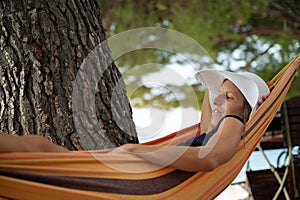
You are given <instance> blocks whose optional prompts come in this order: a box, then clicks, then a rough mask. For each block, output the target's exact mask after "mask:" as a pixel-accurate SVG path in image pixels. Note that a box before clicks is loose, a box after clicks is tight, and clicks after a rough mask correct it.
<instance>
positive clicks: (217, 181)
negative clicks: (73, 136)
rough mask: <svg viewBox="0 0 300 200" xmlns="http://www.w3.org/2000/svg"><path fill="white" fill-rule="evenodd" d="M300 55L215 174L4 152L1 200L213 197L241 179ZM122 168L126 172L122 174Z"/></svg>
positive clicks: (126, 158) (121, 160) (180, 137)
mask: <svg viewBox="0 0 300 200" xmlns="http://www.w3.org/2000/svg"><path fill="white" fill-rule="evenodd" d="M299 63H300V54H299V55H298V56H297V57H296V58H295V59H294V60H293V61H291V62H290V63H289V64H288V65H287V66H286V67H284V68H283V69H282V70H281V71H280V72H279V73H278V74H277V75H276V76H275V77H274V78H273V79H272V80H271V81H270V82H269V87H270V89H271V90H272V92H271V94H270V96H269V98H268V99H267V100H266V101H265V102H264V103H263V105H262V106H260V107H259V109H258V110H257V111H256V112H255V113H254V115H253V117H252V118H251V119H250V121H249V122H248V123H247V124H246V127H245V134H244V137H243V139H242V140H241V142H240V145H239V149H238V152H237V153H236V155H235V156H234V157H233V158H232V159H231V160H230V161H229V162H227V163H225V164H224V165H222V166H220V167H218V168H217V169H215V170H213V171H211V172H201V171H200V172H185V171H181V170H177V169H174V168H170V167H162V168H157V166H155V165H154V164H151V163H148V162H146V161H144V160H142V159H140V158H138V157H137V156H133V155H129V154H128V155H127V154H126V155H124V154H123V155H118V154H109V150H101V151H94V152H88V151H79V152H70V153H6V154H0V199H1V198H3V199H31V200H32V199H51V200H53V199H64V200H68V199H70V200H74V199H126V200H128V199H213V198H214V197H216V196H217V195H218V194H219V193H221V192H222V191H223V190H224V189H225V188H226V187H227V186H228V185H229V184H230V183H231V182H232V181H233V180H234V178H235V177H236V176H237V175H238V173H239V172H240V170H241V169H242V167H243V166H244V164H245V162H246V161H247V160H248V158H249V156H250V155H251V153H252V152H253V150H254V149H255V147H256V146H257V144H258V143H259V141H260V139H261V137H262V136H263V134H264V132H265V131H266V129H267V127H268V125H269V124H270V122H271V121H272V119H273V117H274V116H275V114H276V112H277V110H278V109H279V108H280V106H281V103H282V102H283V100H284V98H285V95H286V93H287V91H288V89H289V87H290V85H291V82H292V81H293V78H294V74H295V73H296V71H297V68H298V66H299ZM199 128H200V124H196V125H194V126H191V127H188V128H185V129H183V130H180V131H178V132H175V133H172V134H170V135H168V136H166V137H163V138H160V139H157V140H154V141H151V142H148V143H147V144H149V145H151V144H155V145H174V144H178V143H180V142H182V141H185V140H187V139H188V138H191V137H194V136H195V135H197V134H199ZM119 169H128V171H126V170H119Z"/></svg>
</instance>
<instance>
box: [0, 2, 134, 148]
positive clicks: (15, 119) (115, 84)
mask: <svg viewBox="0 0 300 200" xmlns="http://www.w3.org/2000/svg"><path fill="white" fill-rule="evenodd" d="M0 18H1V20H0V26H1V29H0V48H1V54H0V66H1V70H0V130H1V131H3V132H8V133H10V134H16V135H24V134H39V135H43V136H45V137H47V138H49V139H50V140H51V141H52V142H53V143H56V144H59V145H61V146H64V147H66V148H68V149H70V150H80V149H100V148H109V147H112V146H118V145H121V144H124V143H136V142H137V137H136V131H135V127H134V123H133V120H132V112H131V107H130V104H129V102H128V98H127V96H126V90H125V85H124V83H123V81H122V78H121V75H120V73H119V71H118V69H117V67H116V66H115V64H114V63H113V62H111V56H110V53H109V49H108V46H107V44H106V43H105V42H103V41H105V39H106V38H105V33H104V29H103V27H102V23H101V18H100V11H99V5H98V4H97V0H55V1H44V0H18V1H13V0H5V1H1V2H0ZM101 42H102V43H101ZM100 43H101V48H99V49H100V50H98V51H97V57H98V63H97V65H95V67H94V69H93V70H95V71H94V72H97V73H99V78H97V80H100V81H99V82H98V84H97V86H96V87H94V88H92V90H91V91H94V92H95V93H94V94H92V95H94V102H89V100H90V99H88V98H87V96H89V95H87V96H85V93H84V91H83V90H82V88H81V90H80V89H79V90H78V91H77V93H76V95H77V96H76V95H74V94H73V86H74V85H73V84H74V81H75V79H76V76H77V74H78V72H79V71H80V70H79V69H81V67H82V66H84V65H82V63H83V61H84V58H86V57H87V56H88V54H89V53H90V52H91V50H92V49H94V48H95V47H97V45H98V44H100ZM96 66H98V67H96ZM87 76H88V75H86V76H85V78H89V77H87ZM79 80H80V81H81V84H80V85H84V82H85V81H86V79H79ZM116 88H117V89H116ZM72 95H73V99H74V97H75V98H76V101H78V102H79V103H80V104H79V105H82V106H83V107H86V106H91V105H95V106H93V107H92V108H90V109H82V110H81V111H80V113H79V115H76V114H74V113H73V112H72ZM78 95H79V96H78ZM90 95H91V94H90ZM114 96H117V98H114ZM113 98H114V99H116V101H114V102H113V103H112V99H113ZM92 99H93V98H92ZM73 104H74V102H73ZM84 104H87V105H84ZM73 107H74V105H73ZM91 110H92V111H94V113H90V112H91ZM77 112H79V111H78V110H77ZM94 116H95V117H96V118H97V123H96V124H95V122H93V117H94ZM73 117H74V119H75V120H74V119H73ZM74 122H76V123H79V124H80V125H78V126H77V125H76V124H75V123H74ZM88 125H91V126H97V128H96V129H93V130H97V132H95V131H94V132H93V130H92V131H89V130H88V129H89V128H88ZM80 126H83V129H82V130H81V133H79V131H78V127H80ZM83 138H85V139H83Z"/></svg>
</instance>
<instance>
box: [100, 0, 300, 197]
mask: <svg viewBox="0 0 300 200" xmlns="http://www.w3.org/2000/svg"><path fill="white" fill-rule="evenodd" d="M99 2H100V6H101V9H102V21H103V26H104V28H105V29H106V33H107V37H110V36H113V35H116V34H118V33H121V32H123V31H126V30H129V29H134V28H140V27H148V26H151V27H160V28H167V29H172V30H175V31H178V32H181V33H183V34H186V35H187V36H188V37H191V38H192V39H194V40H195V41H197V42H198V43H199V44H200V45H202V47H203V48H204V49H205V50H206V51H207V54H208V55H209V56H210V59H211V60H212V61H213V62H214V63H215V66H216V67H217V68H220V69H224V70H230V71H251V72H254V73H257V74H258V75H260V76H261V77H262V78H263V79H264V80H265V81H269V80H271V78H272V77H273V76H274V75H275V74H276V73H277V72H278V71H279V70H280V69H281V68H282V67H283V66H285V65H286V64H287V63H288V62H290V61H291V60H292V59H293V58H294V57H295V56H296V55H297V54H298V53H299V49H300V42H299V39H300V1H299V0H250V1H244V0H214V1H204V0H176V1H171V0H147V1H146V0H126V1H125V0H99ZM143 39H149V40H150V39H151V38H143ZM178 42H180V41H178ZM124 43H129V44H130V41H124ZM187 48H188V47H187ZM196 57H197V55H192V54H191V55H184V59H183V58H182V56H179V55H175V54H172V53H170V52H166V51H162V50H157V49H143V50H137V51H134V52H130V53H128V54H126V55H123V56H122V57H120V58H119V59H118V60H117V61H116V64H117V66H118V67H119V69H120V71H121V73H122V74H123V79H124V81H125V83H126V86H127V94H128V97H129V98H130V102H131V106H132V108H133V117H134V121H135V123H136V127H137V131H138V135H139V140H140V142H145V141H149V140H153V139H156V138H159V137H162V136H164V135H165V134H168V133H171V132H173V131H176V130H178V129H181V128H183V127H186V126H189V125H192V124H195V123H197V122H199V117H200V115H201V109H199V108H201V102H202V99H203V94H204V90H203V87H201V85H199V84H198V83H197V81H196V80H195V79H194V73H195V72H196V71H197V70H200V69H202V68H205V67H206V68H209V66H208V65H209V62H208V65H207V66H204V65H197V59H196ZM191 89H192V90H191ZM191 91H192V92H191ZM299 94H300V76H299V72H297V74H296V77H295V80H294V82H293V85H292V86H291V88H290V90H289V93H288V95H287V97H286V98H290V97H293V96H297V95H299ZM194 96H196V98H197V103H196V104H195V103H194V102H193V101H192V99H194ZM283 151H285V150H284V149H275V150H269V151H266V153H267V154H268V156H269V158H270V160H271V162H272V163H273V164H274V165H276V162H277V159H278V156H279V155H280V154H281V153H282V152H283ZM277 164H278V163H277ZM282 165H284V163H283V164H282ZM268 168H269V165H268V163H267V162H266V161H265V159H264V158H263V156H262V155H261V153H260V152H254V153H253V155H252V156H251V158H250V159H249V162H248V164H247V166H245V168H244V169H243V171H242V172H241V174H240V175H239V176H238V177H237V179H236V180H235V181H234V182H233V184H232V185H231V188H230V189H228V190H226V191H224V193H223V194H221V195H220V197H219V199H250V198H251V195H249V191H248V190H249V188H248V186H247V183H246V175H245V171H246V170H248V169H251V170H261V169H268ZM237 185H238V186H237ZM235 195H236V196H235Z"/></svg>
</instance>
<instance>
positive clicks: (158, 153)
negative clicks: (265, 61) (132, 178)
mask: <svg viewBox="0 0 300 200" xmlns="http://www.w3.org/2000/svg"><path fill="white" fill-rule="evenodd" d="M196 78H197V79H198V80H199V81H200V82H201V83H202V84H203V85H204V86H206V87H207V90H206V94H205V98H204V102H203V108H202V114H201V133H202V134H201V135H200V136H198V137H195V138H192V139H191V140H188V141H186V142H184V143H181V144H179V145H177V146H156V145H143V144H126V145H123V146H121V147H118V148H115V149H114V150H113V151H111V152H110V153H118V154H119V153H127V154H128V153H129V154H135V155H137V156H139V157H141V158H143V159H144V160H147V161H149V162H152V163H155V164H158V165H162V166H171V167H174V168H177V169H181V170H185V171H210V170H213V169H215V168H216V167H218V166H220V165H222V164H223V163H225V162H227V161H228V160H230V159H231V158H232V157H233V156H234V154H235V152H236V150H237V148H238V145H239V143H240V140H241V137H242V134H243V132H244V125H245V123H246V122H247V120H248V119H249V116H250V115H251V114H252V113H253V112H254V111H255V109H256V107H257V106H258V105H259V104H260V103H261V101H263V100H264V99H265V97H266V96H267V95H268V94H269V90H268V87H267V85H266V83H265V82H264V81H263V80H262V79H261V78H260V77H258V76H257V75H255V74H253V73H248V72H247V73H243V74H236V73H231V72H227V71H219V70H202V71H200V72H198V73H197V74H196ZM17 151H19V152H20V151H47V152H65V151H67V150H65V149H63V148H61V147H58V146H56V145H54V144H52V143H51V142H49V141H48V140H47V139H44V138H42V137H39V136H21V137H17V136H12V135H8V134H0V152H17Z"/></svg>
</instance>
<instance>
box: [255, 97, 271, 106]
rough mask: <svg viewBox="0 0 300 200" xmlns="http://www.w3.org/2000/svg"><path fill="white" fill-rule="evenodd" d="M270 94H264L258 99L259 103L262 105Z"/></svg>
mask: <svg viewBox="0 0 300 200" xmlns="http://www.w3.org/2000/svg"><path fill="white" fill-rule="evenodd" d="M268 97H269V95H263V96H262V97H261V98H262V99H261V100H258V102H257V105H258V106H260V105H261V104H262V103H263V102H264V101H265V100H266V99H267V98H268Z"/></svg>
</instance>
